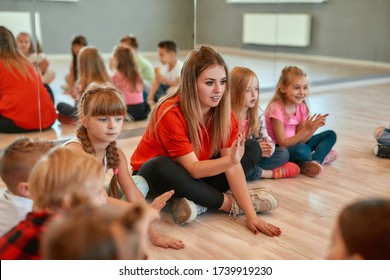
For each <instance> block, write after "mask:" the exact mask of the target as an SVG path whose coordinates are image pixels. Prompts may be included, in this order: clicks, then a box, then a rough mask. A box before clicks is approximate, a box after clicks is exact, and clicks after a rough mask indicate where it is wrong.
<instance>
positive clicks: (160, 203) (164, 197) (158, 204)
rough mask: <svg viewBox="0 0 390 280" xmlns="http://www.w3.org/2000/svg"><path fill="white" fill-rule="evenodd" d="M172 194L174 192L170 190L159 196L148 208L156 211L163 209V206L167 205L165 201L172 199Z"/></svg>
mask: <svg viewBox="0 0 390 280" xmlns="http://www.w3.org/2000/svg"><path fill="white" fill-rule="evenodd" d="M173 194H174V191H173V190H170V191H167V192H165V193H163V194H162V195H159V196H158V197H156V198H155V199H154V200H153V201H152V203H151V204H150V206H152V207H153V208H154V209H156V210H157V211H160V210H161V209H162V208H164V206H165V204H167V201H168V200H169V199H170V198H171V197H172V195H173Z"/></svg>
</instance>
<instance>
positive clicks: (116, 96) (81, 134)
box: [76, 82, 128, 198]
mask: <svg viewBox="0 0 390 280" xmlns="http://www.w3.org/2000/svg"><path fill="white" fill-rule="evenodd" d="M79 114H80V116H81V115H83V116H124V117H125V118H126V119H127V118H128V116H127V107H126V102H125V99H124V97H123V94H122V93H121V92H120V91H119V90H117V89H116V88H115V87H114V86H113V85H112V84H110V83H105V84H99V83H95V82H92V83H90V84H89V85H88V86H87V87H86V89H85V91H84V93H83V94H82V96H81V99H80V103H79ZM79 119H80V118H79ZM76 132H77V137H78V138H79V139H80V141H81V144H82V146H83V149H84V151H85V152H87V153H89V154H92V155H96V152H95V150H94V148H93V146H92V143H91V141H90V139H89V137H88V133H87V129H86V128H85V127H84V126H83V125H82V124H79V126H78V128H77V131H76ZM106 157H107V167H108V168H109V169H112V170H113V171H114V175H113V176H112V178H111V182H110V188H109V191H108V195H109V196H110V197H115V198H119V190H118V176H117V175H118V167H119V163H120V160H119V154H118V150H117V147H116V141H113V142H111V143H110V144H109V145H108V147H107V148H106Z"/></svg>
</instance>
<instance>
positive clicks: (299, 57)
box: [0, 0, 390, 150]
mask: <svg viewBox="0 0 390 280" xmlns="http://www.w3.org/2000/svg"><path fill="white" fill-rule="evenodd" d="M238 2H240V3H238ZM248 2H251V3H248ZM254 2H256V1H229V0H212V1H210V0H143V1H139V0H116V1H105V0H68V1H65V0H63V1H60V0H57V1H55V0H52V1H49V0H1V1H0V11H1V12H27V13H28V14H30V16H31V17H32V15H34V14H35V13H36V14H37V15H38V16H37V17H35V21H34V24H33V25H32V26H33V27H34V28H35V29H34V30H33V34H34V36H38V37H39V38H38V39H39V40H40V41H41V43H42V46H43V50H44V51H45V53H46V54H47V56H48V58H49V59H50V61H51V67H52V68H53V70H55V72H56V79H55V80H54V81H53V83H52V89H53V91H54V92H55V97H56V99H57V100H56V102H58V98H59V99H61V98H65V99H66V96H63V95H62V89H61V85H62V84H63V83H64V77H65V74H66V72H67V71H68V66H69V63H70V60H71V55H70V44H71V40H72V38H73V37H74V36H75V35H80V34H82V35H84V36H85V37H86V38H87V40H88V44H89V45H92V46H95V47H97V48H98V49H99V51H100V52H101V53H102V54H103V56H104V57H105V58H107V56H108V55H109V54H110V53H111V52H112V49H113V47H114V45H115V44H117V42H118V40H119V39H120V38H121V37H122V36H123V35H125V34H129V33H132V34H135V35H136V36H137V38H138V40H139V43H140V47H139V51H140V52H141V53H143V54H144V55H146V56H147V57H148V58H150V59H151V61H152V62H153V63H158V58H157V54H156V49H157V44H158V42H159V41H161V40H165V39H173V40H175V41H176V43H177V44H178V47H179V49H180V50H182V53H181V58H184V56H185V54H186V53H187V52H188V51H189V50H191V49H193V48H194V46H196V45H201V44H207V45H211V46H214V47H216V48H217V49H218V50H219V51H220V52H221V54H222V55H223V56H224V58H225V60H226V61H227V63H228V66H229V68H231V67H232V66H234V65H241V66H247V67H250V68H252V70H254V71H255V72H256V74H257V75H258V77H259V80H260V86H261V89H262V90H263V92H264V91H267V90H268V91H269V92H270V93H271V92H272V89H273V87H274V85H275V83H276V81H277V79H278V77H279V73H280V70H281V69H282V68H283V67H284V66H285V65H286V64H296V65H299V66H301V67H303V68H304V69H305V70H306V71H307V72H308V74H309V78H310V82H311V83H312V84H317V85H324V86H325V87H326V86H327V85H329V84H331V83H340V82H347V81H355V80H357V79H365V80H367V79H375V78H381V77H389V76H390V74H389V73H390V48H388V46H389V45H390V31H389V30H388V28H387V26H389V25H390V18H389V17H388V14H389V12H390V1H382V0H374V1H366V0H343V1H334V0H328V1H322V2H320V3H285V1H273V2H274V3H254ZM262 2H267V1H262ZM285 16H286V17H285ZM291 16H293V17H291ZM294 16H299V17H296V18H295V17H294ZM291 20H292V21H293V22H291ZM291 28H293V29H292V30H293V31H291ZM14 35H15V36H16V34H14ZM107 66H108V65H107ZM357 102H358V101H357ZM70 134H71V130H68V131H66V128H64V127H58V126H54V127H53V129H52V130H50V131H44V132H43V133H40V132H37V133H28V134H26V135H29V136H39V135H43V136H44V137H47V138H51V139H60V138H63V137H68V136H69V135H70ZM18 136H20V135H8V134H2V133H0V137H1V141H0V150H1V149H3V148H4V147H5V146H6V145H7V144H9V142H11V141H13V140H14V139H15V138H16V137H18Z"/></svg>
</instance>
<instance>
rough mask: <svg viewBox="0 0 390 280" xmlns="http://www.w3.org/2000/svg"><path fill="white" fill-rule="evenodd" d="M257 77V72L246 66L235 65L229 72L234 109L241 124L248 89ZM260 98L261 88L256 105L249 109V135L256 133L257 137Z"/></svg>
mask: <svg viewBox="0 0 390 280" xmlns="http://www.w3.org/2000/svg"><path fill="white" fill-rule="evenodd" d="M253 79H256V80H257V81H259V80H258V79H257V76H256V74H255V72H253V71H252V70H250V69H249V68H246V67H239V66H236V67H234V68H233V69H232V70H231V71H230V73H229V80H230V92H231V101H232V110H233V112H234V114H235V115H236V118H237V119H238V122H239V124H241V123H242V121H243V120H242V119H241V111H242V109H243V108H244V106H245V96H246V89H247V86H248V84H249V82H250V81H252V80H253ZM259 99H260V90H259V97H258V98H257V100H256V103H255V106H254V107H253V108H249V109H248V115H249V131H248V135H246V136H247V137H250V135H255V137H256V138H258V137H259V135H258V134H259V131H260V121H259Z"/></svg>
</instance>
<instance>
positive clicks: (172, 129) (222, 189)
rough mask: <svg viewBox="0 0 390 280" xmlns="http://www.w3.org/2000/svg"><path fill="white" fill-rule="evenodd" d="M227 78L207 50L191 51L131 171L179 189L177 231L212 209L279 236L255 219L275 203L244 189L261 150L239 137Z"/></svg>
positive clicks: (158, 186)
mask: <svg viewBox="0 0 390 280" xmlns="http://www.w3.org/2000/svg"><path fill="white" fill-rule="evenodd" d="M227 75H228V70H227V67H226V64H225V62H224V60H223V58H222V57H221V56H220V55H219V54H218V53H217V52H216V51H215V50H213V49H212V48H210V47H206V46H201V47H200V48H198V49H196V50H194V51H192V52H191V53H190V54H189V55H188V56H187V58H186V61H185V63H184V66H183V69H182V75H181V79H180V83H179V87H178V88H177V90H176V91H175V92H173V93H171V94H169V95H167V96H166V97H164V98H163V99H161V101H159V102H158V103H157V105H156V107H155V108H154V110H153V112H152V115H151V117H150V123H149V125H148V127H147V129H146V132H145V134H144V135H143V137H142V139H141V141H140V143H139V145H138V147H137V149H136V150H135V152H134V154H133V156H132V158H131V165H132V167H133V170H135V171H136V172H138V174H139V175H141V176H143V177H144V178H145V179H146V180H147V181H148V184H149V186H150V188H151V189H154V190H156V191H158V192H164V191H166V190H167V188H168V187H169V188H172V189H174V191H175V199H173V200H172V201H171V211H172V214H173V219H174V221H175V222H176V223H178V224H184V223H188V222H191V221H193V220H194V219H195V218H196V216H197V215H198V214H200V213H203V212H205V211H206V210H207V208H210V209H219V210H222V211H225V212H230V213H231V214H232V215H233V216H234V217H235V216H236V215H238V214H240V213H243V212H244V213H245V216H246V224H247V227H248V228H249V229H250V230H251V231H252V232H254V233H257V232H258V231H261V232H264V233H265V234H267V235H270V236H275V235H279V234H280V233H281V232H280V229H279V228H278V227H276V226H274V225H272V224H269V223H267V222H265V221H264V220H262V219H261V218H260V217H258V216H257V214H256V212H263V211H268V210H272V209H274V208H276V207H277V206H278V200H277V198H276V197H275V196H274V194H273V193H272V192H271V191H269V190H267V189H264V188H258V189H252V190H248V187H247V184H246V181H245V173H246V172H248V171H249V170H251V169H253V167H254V165H255V164H256V163H257V162H258V160H259V157H260V152H259V149H260V148H259V145H258V144H257V142H256V141H254V140H250V139H249V140H247V141H245V138H244V137H243V136H242V135H239V134H238V126H237V120H236V119H235V117H234V114H233V113H232V111H231V109H230V94H229V83H228V77H227ZM244 146H245V148H244ZM244 150H245V153H244ZM240 163H241V164H240ZM229 189H231V190H229Z"/></svg>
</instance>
